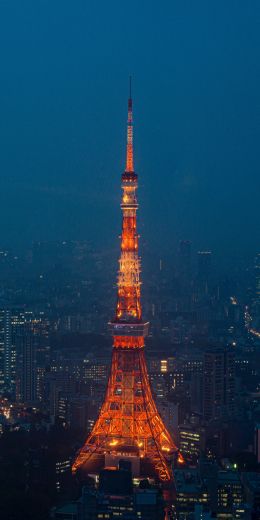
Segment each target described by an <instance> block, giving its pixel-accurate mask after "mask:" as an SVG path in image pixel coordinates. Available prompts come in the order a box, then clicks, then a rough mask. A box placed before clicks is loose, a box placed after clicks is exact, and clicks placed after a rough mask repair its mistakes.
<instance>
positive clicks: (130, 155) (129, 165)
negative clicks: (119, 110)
mask: <svg viewBox="0 0 260 520" xmlns="http://www.w3.org/2000/svg"><path fill="white" fill-rule="evenodd" d="M125 171H126V173H130V172H133V171H134V149H133V101H132V76H129V99H128V117H127V143H126V167H125Z"/></svg>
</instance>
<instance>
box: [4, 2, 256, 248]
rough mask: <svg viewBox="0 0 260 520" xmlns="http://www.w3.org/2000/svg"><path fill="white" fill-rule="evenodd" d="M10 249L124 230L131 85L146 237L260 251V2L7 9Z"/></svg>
mask: <svg viewBox="0 0 260 520" xmlns="http://www.w3.org/2000/svg"><path fill="white" fill-rule="evenodd" d="M0 48H1V60H0V66H1V81H0V103H1V114H0V135H1V146H0V172H1V177H0V226H1V228H0V243H1V244H12V245H13V246H15V244H16V243H17V244H18V243H19V244H20V243H22V242H26V241H30V240H34V239H56V238H57V239H60V238H61V239H63V238H66V239H67V238H82V239H85V238H90V239H91V240H93V241H94V242H96V243H97V245H98V246H101V247H103V246H104V247H107V246H113V245H115V243H116V237H117V234H118V232H119V230H120V209H119V201H120V174H121V172H122V170H123V167H124V152H125V149H124V148H125V133H126V132H125V121H126V102H127V95H128V76H129V74H130V73H131V74H132V75H133V77H134V119H135V155H136V161H135V163H136V170H137V172H138V173H139V176H140V190H139V200H140V203H141V209H140V214H139V216H141V217H142V222H140V232H141V234H142V236H144V237H145V239H146V240H147V242H148V244H150V245H151V247H154V246H155V245H158V246H159V247H161V248H162V249H164V250H165V249H166V248H167V247H168V248H169V249H171V247H172V244H173V246H174V244H176V241H177V240H179V239H180V238H189V239H191V240H193V242H194V244H195V248H196V247H198V248H204V247H205V248H212V249H213V250H214V251H216V252H217V254H221V255H222V254H223V255H229V254H230V255H235V256H237V257H243V256H244V255H250V254H254V252H255V251H256V250H260V230H259V195H260V181H259V174H260V158H259V142H260V141H259V138H260V99H259V96H260V59H259V58H260V2H259V0H236V1H235V0H233V1H232V0H218V1H215V2H213V1H209V0H205V1H202V0H190V1H187V0H163V1H161V2H159V1H157V0H156V1H153V0H152V1H151V0H149V1H148V0H134V1H131V2H126V1H124V0H116V1H114V0H110V1H107V0H103V1H98V0H93V1H88V0H84V1H83V0H75V1H71V0H70V1H69V0H63V1H56V0H37V1H36V0H23V1H21V0H0Z"/></svg>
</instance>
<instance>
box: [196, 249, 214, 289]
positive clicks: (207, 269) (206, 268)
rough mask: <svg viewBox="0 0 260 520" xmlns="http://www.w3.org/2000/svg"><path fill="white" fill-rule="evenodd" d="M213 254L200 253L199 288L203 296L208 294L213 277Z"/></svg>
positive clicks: (207, 252) (208, 252)
mask: <svg viewBox="0 0 260 520" xmlns="http://www.w3.org/2000/svg"><path fill="white" fill-rule="evenodd" d="M211 264H212V252H211V251H198V288H199V292H200V293H202V294H208V292H209V281H210V276H211Z"/></svg>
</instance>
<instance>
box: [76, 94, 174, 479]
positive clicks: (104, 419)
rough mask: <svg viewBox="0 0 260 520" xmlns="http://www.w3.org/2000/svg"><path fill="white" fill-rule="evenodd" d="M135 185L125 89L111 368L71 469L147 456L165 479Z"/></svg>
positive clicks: (164, 438)
mask: <svg viewBox="0 0 260 520" xmlns="http://www.w3.org/2000/svg"><path fill="white" fill-rule="evenodd" d="M136 189H137V174H136V173H135V172H134V162H133V118H132V98H131V91H130V98H129V100H128V121H127V152H126V169H125V172H124V173H123V175H122V190H123V194H122V201H121V208H122V212H123V222H122V235H121V255H120V259H119V271H118V282H117V285H118V291H117V292H118V294H117V306H116V313H115V317H114V319H113V320H112V321H111V323H110V324H109V325H110V329H111V333H112V335H113V339H114V343H113V353H112V365H111V373H110V377H109V381H108V385H107V390H106V396H105V400H104V403H103V405H102V408H101V411H100V414H99V417H98V419H97V421H96V423H95V425H94V427H93V429H92V432H91V433H90V435H89V437H88V439H87V440H86V443H85V445H84V446H83V448H82V449H81V450H80V452H79V453H78V455H77V457H76V460H75V462H74V464H73V471H74V472H75V471H77V470H78V469H79V468H80V467H81V468H82V469H84V467H85V468H86V471H87V470H88V466H91V461H93V460H94V461H95V460H97V459H98V458H99V459H100V457H102V456H103V457H104V458H105V457H107V456H110V457H113V456H115V457H116V456H118V457H121V458H122V457H127V456H132V457H133V456H135V457H137V458H139V459H140V461H142V462H145V461H146V468H147V467H149V468H150V470H151V468H152V471H153V472H154V475H157V477H159V479H160V480H162V481H170V480H171V479H172V470H171V464H170V462H171V460H172V456H173V454H174V453H176V452H177V451H178V450H177V448H176V446H175V444H174V442H173V440H172V438H171V435H170V434H169V432H168V431H167V429H166V427H165V425H164V423H163V421H162V419H161V417H160V415H159V413H158V411H157V408H156V405H155V402H154V399H153V396H152V392H151V388H150V383H149V378H148V373H147V368H146V362H145V356H144V338H145V336H146V335H147V333H148V323H147V322H145V321H143V319H142V309H141V302H140V293H141V290H140V287H141V282H140V259H139V256H138V235H137V231H136V212H137V208H138V204H137V198H136ZM180 459H181V456H180V454H179V460H180ZM92 467H93V465H92ZM148 473H149V472H148ZM146 476H149V475H146Z"/></svg>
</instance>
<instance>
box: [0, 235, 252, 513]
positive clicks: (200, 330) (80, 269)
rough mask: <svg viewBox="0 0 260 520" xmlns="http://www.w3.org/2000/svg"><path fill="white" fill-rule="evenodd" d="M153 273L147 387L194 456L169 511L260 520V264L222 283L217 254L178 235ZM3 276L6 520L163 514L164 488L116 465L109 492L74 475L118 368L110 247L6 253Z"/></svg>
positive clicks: (177, 473) (148, 283)
mask: <svg viewBox="0 0 260 520" xmlns="http://www.w3.org/2000/svg"><path fill="white" fill-rule="evenodd" d="M144 249H145V248H144ZM143 256H144V259H145V251H144V255H143ZM144 266H145V267H144V273H143V278H144V296H143V309H144V313H145V316H146V317H147V318H148V319H149V320H150V322H151V328H150V332H149V336H148V338H147V340H146V358H147V365H148V371H149V377H150V382H151V385H152V389H153V395H154V396H155V399H156V404H157V407H158V410H159V412H160V414H161V416H162V418H163V420H164V423H165V424H166V426H167V428H168V429H169V431H170V433H171V434H172V435H173V438H174V440H175V442H176V444H177V445H178V446H179V448H180V450H181V453H182V454H183V456H184V459H185V464H184V465H181V466H178V465H177V466H176V467H175V468H174V480H175V486H176V500H175V505H174V513H173V514H174V515H177V516H176V518H194V519H197V518H205V519H206V518H215V517H216V518H245V519H246V518H259V517H260V516H259V515H260V513H259V509H260V477H259V463H260V453H259V446H260V444H259V443H260V438H259V436H260V426H259V425H260V406H259V396H260V393H259V385H260V364H259V356H258V349H259V344H260V337H259V332H258V331H259V330H260V326H259V323H260V256H259V254H256V256H255V258H252V263H251V265H248V268H247V269H246V270H245V271H244V272H243V271H242V270H241V272H240V278H239V279H238V278H232V277H231V276H229V277H228V276H226V277H224V278H223V279H218V278H217V277H216V274H215V272H214V252H211V251H208V250H206V251H204V250H202V251H198V252H197V251H194V250H193V247H192V243H191V242H190V241H188V240H182V241H181V242H180V243H179V247H178V251H177V252H176V255H173V256H172V257H169V258H165V259H162V258H158V259H156V258H153V260H152V261H151V265H149V263H148V262H145V260H144ZM0 276H1V343H0V345H1V372H0V374H1V437H0V450H1V488H0V489H1V502H0V504H1V506H0V508H1V518H28V519H30V518H32V519H33V518H39V519H41V518H42V519H45V518H55V519H56V518H57V519H66V518H70V519H77V520H78V519H80V520H81V519H82V520H83V519H88V518H89V519H90V518H91V519H92V518H114V516H113V514H114V513H115V512H117V513H118V515H117V516H120V517H122V518H145V519H146V518H147V519H148V518H164V516H163V515H164V512H163V511H164V504H163V500H162V496H161V493H160V487H159V488H158V487H156V486H152V485H151V484H149V483H148V482H146V481H141V482H140V484H139V486H136V485H135V486H134V487H132V481H131V479H129V478H127V474H126V473H125V474H126V476H125V480H122V476H121V475H120V471H121V472H122V471H123V470H120V469H119V470H118V471H119V475H118V479H119V480H118V481H117V480H116V477H114V478H115V480H114V481H112V480H111V479H108V480H107V476H106V475H105V474H102V478H101V480H100V483H99V488H96V487H95V485H94V483H93V482H92V481H91V479H90V482H85V483H84V486H82V483H81V484H79V483H78V482H77V480H76V479H75V477H72V474H71V466H72V463H73V459H74V458H75V454H76V452H77V450H78V449H79V448H80V446H81V445H82V444H83V443H84V441H85V438H86V436H87V434H88V433H89V432H90V431H91V429H92V427H93V424H94V422H95V420H96V418H97V416H98V413H99V410H100V406H101V404H102V402H103V399H104V394H105V388H106V382H107V377H108V373H109V370H110V362H111V337H110V334H109V331H108V330H107V322H108V321H109V319H110V315H111V309H112V308H113V306H114V304H115V284H114V282H113V280H115V279H116V260H115V254H114V251H106V252H105V253H101V252H98V251H95V250H94V249H93V247H92V246H91V244H89V243H88V242H77V241H75V242H65V241H64V242H49V243H48V242H46V243H35V244H33V246H32V248H30V249H29V248H28V249H27V250H24V251H23V252H22V253H20V254H19V255H18V254H16V253H15V252H13V251H9V250H3V251H1V266H0ZM111 280H112V283H111ZM105 471H109V470H105ZM108 482H109V484H108ZM120 489H121V490H120ZM117 494H118V495H119V496H117V498H115V495H117ZM108 497H111V499H110V498H108ZM125 509H126V510H127V514H126V513H124V510H125ZM95 515H96V516H95ZM173 518H175V516H173Z"/></svg>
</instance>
